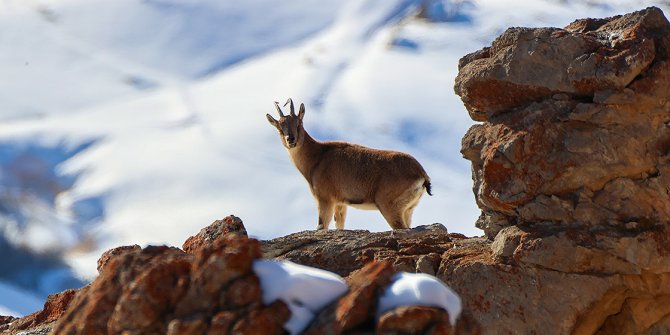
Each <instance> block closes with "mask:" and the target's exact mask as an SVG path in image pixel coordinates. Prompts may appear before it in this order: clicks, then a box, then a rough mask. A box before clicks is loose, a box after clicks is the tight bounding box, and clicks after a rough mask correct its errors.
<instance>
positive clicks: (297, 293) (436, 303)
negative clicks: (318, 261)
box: [253, 259, 462, 334]
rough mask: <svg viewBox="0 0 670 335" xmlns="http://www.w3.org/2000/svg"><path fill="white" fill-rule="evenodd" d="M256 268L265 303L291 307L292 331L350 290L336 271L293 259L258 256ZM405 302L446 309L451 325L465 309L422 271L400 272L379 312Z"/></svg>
mask: <svg viewBox="0 0 670 335" xmlns="http://www.w3.org/2000/svg"><path fill="white" fill-rule="evenodd" d="M253 269H254V272H255V273H256V275H257V276H258V278H259V279H260V282H261V289H262V291H263V303H264V304H266V305H268V304H270V303H272V302H274V301H275V300H277V299H280V300H282V301H284V302H285V303H286V304H287V305H288V307H289V309H290V310H291V318H290V319H289V320H288V321H287V322H286V324H284V329H286V330H287V331H288V332H290V333H291V334H298V333H300V332H302V331H303V330H304V329H305V327H307V326H308V325H309V323H310V322H312V319H313V318H314V316H315V315H316V314H317V313H318V312H319V311H320V310H321V309H322V308H324V307H326V305H328V304H329V303H331V302H332V301H334V300H335V299H337V298H339V297H340V296H342V295H343V294H345V293H346V292H347V291H348V289H349V287H348V286H347V284H346V282H345V281H344V279H343V278H342V277H340V276H338V275H337V274H335V273H332V272H329V271H325V270H321V269H317V268H313V267H309V266H304V265H300V264H295V263H293V262H290V261H276V260H265V259H259V260H256V261H254V264H253ZM406 305H419V306H430V307H441V308H444V309H445V310H446V311H447V312H449V321H450V322H451V324H452V325H454V324H455V323H456V320H457V319H458V317H459V315H460V314H461V310H462V306H461V298H460V297H459V296H458V295H457V294H456V293H455V292H454V291H452V290H451V289H450V288H449V287H448V286H447V285H445V284H444V283H442V282H441V281H440V280H439V279H437V278H435V277H433V276H431V275H427V274H423V273H407V272H399V273H397V274H395V275H394V276H393V279H392V282H391V284H390V285H389V286H388V287H387V288H386V290H385V292H384V294H383V295H382V297H381V298H380V299H379V304H378V309H377V315H378V316H379V315H381V314H382V313H383V312H386V311H388V310H391V309H393V308H396V307H399V306H406Z"/></svg>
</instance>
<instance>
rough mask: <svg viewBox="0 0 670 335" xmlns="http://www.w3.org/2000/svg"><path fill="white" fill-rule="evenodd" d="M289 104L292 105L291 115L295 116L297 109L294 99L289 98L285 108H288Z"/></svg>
mask: <svg viewBox="0 0 670 335" xmlns="http://www.w3.org/2000/svg"><path fill="white" fill-rule="evenodd" d="M288 104H291V115H293V116H295V107H293V99H291V98H288V100H286V103H285V104H284V107H286V105H288Z"/></svg>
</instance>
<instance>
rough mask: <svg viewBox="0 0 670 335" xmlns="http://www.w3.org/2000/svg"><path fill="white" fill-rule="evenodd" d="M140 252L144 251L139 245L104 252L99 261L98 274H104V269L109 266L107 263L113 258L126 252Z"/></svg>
mask: <svg viewBox="0 0 670 335" xmlns="http://www.w3.org/2000/svg"><path fill="white" fill-rule="evenodd" d="M140 250H142V248H141V247H140V246H139V245H137V244H135V245H126V246H121V247H116V248H113V249H109V250H107V251H105V252H103V253H102V255H101V256H100V258H99V259H98V273H102V271H103V269H104V267H105V266H106V265H107V263H109V260H110V259H111V258H112V257H115V256H118V255H121V254H123V253H126V252H135V251H140Z"/></svg>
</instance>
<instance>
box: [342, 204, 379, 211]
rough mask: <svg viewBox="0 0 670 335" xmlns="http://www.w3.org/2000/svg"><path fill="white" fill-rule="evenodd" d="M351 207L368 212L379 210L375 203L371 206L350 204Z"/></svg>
mask: <svg viewBox="0 0 670 335" xmlns="http://www.w3.org/2000/svg"><path fill="white" fill-rule="evenodd" d="M348 205H349V206H351V207H353V208H356V209H363V210H367V211H374V210H377V206H376V205H375V204H373V203H369V204H348Z"/></svg>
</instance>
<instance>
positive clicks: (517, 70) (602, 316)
mask: <svg viewBox="0 0 670 335" xmlns="http://www.w3.org/2000/svg"><path fill="white" fill-rule="evenodd" d="M669 56H670V24H668V20H667V19H666V18H665V17H664V15H663V13H662V12H661V11H660V10H659V9H658V8H653V7H652V8H647V9H645V10H642V11H638V12H634V13H631V14H627V15H623V16H617V17H612V18H607V19H584V20H578V21H575V22H573V23H572V24H570V25H568V26H567V27H565V28H564V29H556V28H540V29H528V28H511V29H508V30H507V31H506V32H505V33H503V34H502V35H501V36H500V37H499V38H498V39H496V40H495V41H494V42H493V44H492V45H491V47H489V48H484V49H482V50H480V51H478V52H475V53H473V54H470V55H467V56H465V57H463V59H461V61H460V64H459V74H458V77H457V79H456V85H455V90H456V93H457V94H459V95H460V96H461V98H462V99H463V102H464V103H465V105H466V108H467V109H468V111H469V112H470V116H471V117H472V118H473V119H474V120H476V121H484V122H483V123H481V124H477V125H475V126H473V127H472V128H471V129H470V130H469V131H468V133H467V134H466V135H465V137H464V138H463V143H462V153H463V155H464V156H465V158H466V159H468V160H470V161H471V162H472V174H473V181H474V193H475V197H476V201H477V204H478V205H479V207H480V208H481V209H482V215H481V216H480V218H479V220H478V222H477V226H478V227H480V228H482V229H483V230H484V231H485V233H486V235H487V236H488V237H489V238H490V239H492V240H494V241H493V243H492V251H491V252H492V254H491V256H492V258H493V259H495V261H496V263H497V264H498V265H502V264H509V265H510V266H511V269H512V270H511V271H509V272H501V271H493V269H495V267H482V268H481V271H479V272H478V273H477V275H476V276H475V274H474V273H467V272H463V271H462V270H459V269H458V268H453V270H446V273H448V274H449V277H450V278H451V280H450V281H448V282H449V283H450V284H451V285H452V287H454V288H455V289H456V290H457V291H458V288H459V286H460V285H459V284H458V283H456V281H463V280H465V281H469V280H474V279H475V278H479V280H481V279H482V278H485V280H486V281H487V282H491V281H494V282H497V281H504V282H506V283H508V285H509V286H507V287H504V286H497V287H496V290H495V292H496V295H497V296H498V298H497V299H496V300H492V299H487V298H486V297H485V295H486V292H487V291H486V290H483V289H482V288H481V287H477V288H476V290H477V291H479V293H478V294H480V295H482V296H483V297H484V299H483V300H480V301H481V303H480V306H481V307H482V308H481V309H480V311H482V314H479V315H480V317H479V321H480V322H481V323H482V325H485V326H486V325H491V324H499V323H500V322H499V321H495V320H490V319H489V318H492V317H493V316H492V315H490V314H489V315H487V313H488V312H490V308H491V307H490V306H493V304H501V303H504V304H505V307H503V306H499V307H498V308H501V310H503V311H505V312H504V313H503V315H506V316H507V317H509V318H510V320H511V319H512V318H514V319H516V320H518V321H522V320H523V321H524V322H519V323H518V324H517V325H518V326H519V327H522V328H517V329H528V330H537V329H541V325H540V324H537V322H538V321H539V320H544V322H546V321H547V320H550V321H551V322H549V324H552V327H553V328H554V330H552V331H551V333H554V331H555V332H556V333H576V334H592V333H595V332H598V333H602V334H609V333H613V332H614V333H626V334H633V333H635V334H637V333H659V334H661V333H670V314H669V313H668V312H670V300H669V299H670V295H669V294H670V243H669V242H670V57H669ZM446 273H445V274H446ZM491 276H493V277H491ZM469 287H470V288H472V286H469ZM510 288H512V290H514V291H516V292H517V293H522V295H521V296H520V297H518V298H516V299H510V298H507V296H508V295H509V294H510V293H512V292H509V289H510ZM459 292H461V291H459ZM503 296H505V297H506V298H504V299H505V300H506V301H501V300H500V299H502V297H503ZM471 298H472V297H471ZM465 300H468V298H467V297H465ZM470 303H471V304H472V303H473V302H472V301H471V302H470ZM471 306H472V305H471ZM530 306H532V307H533V308H534V310H532V311H531V310H529V308H528V307H530ZM538 308H540V309H538ZM475 310H476V309H475ZM512 312H514V313H516V316H515V315H514V314H513V313H512ZM552 314H553V315H560V316H561V317H560V318H555V317H551V315H552ZM512 324H513V323H510V324H509V325H506V327H504V329H508V330H510V331H511V329H512V328H510V327H509V326H510V325H512Z"/></svg>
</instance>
